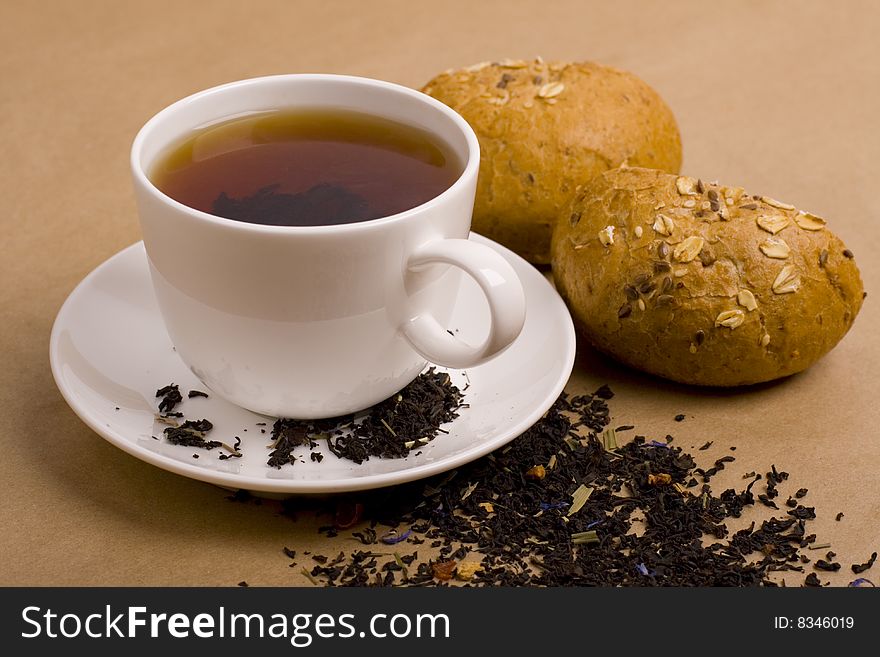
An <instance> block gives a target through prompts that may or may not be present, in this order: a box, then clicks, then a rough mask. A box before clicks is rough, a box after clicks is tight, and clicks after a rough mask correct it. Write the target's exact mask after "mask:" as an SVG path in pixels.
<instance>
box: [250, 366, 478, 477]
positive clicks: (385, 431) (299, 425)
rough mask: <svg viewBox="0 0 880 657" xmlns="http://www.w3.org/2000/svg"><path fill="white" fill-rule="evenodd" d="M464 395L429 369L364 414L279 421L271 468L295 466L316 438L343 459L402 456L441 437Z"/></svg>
mask: <svg viewBox="0 0 880 657" xmlns="http://www.w3.org/2000/svg"><path fill="white" fill-rule="evenodd" d="M463 399H464V397H463V394H462V392H461V391H460V390H459V389H458V387H456V386H455V385H454V384H453V383H452V380H451V379H450V377H449V375H448V374H446V373H445V372H438V371H437V370H436V369H435V368H433V367H432V368H429V369H428V370H426V371H425V372H423V373H422V374H420V375H419V376H418V377H416V379H415V380H414V381H413V382H412V383H410V384H409V385H408V386H406V387H405V388H404V389H403V390H401V391H400V392H399V393H396V394H395V395H392V396H391V397H389V398H388V399H386V400H385V401H383V402H380V403H379V404H376V405H375V406H372V407H371V408H369V409H367V410H366V411H364V412H363V413H360V414H355V415H347V416H344V417H340V418H332V419H328V420H316V421H304V420H287V419H279V420H277V421H276V422H275V424H274V426H273V427H272V440H273V441H274V443H273V451H272V452H271V453H270V455H269V461H268V464H269V465H270V466H272V467H276V468H280V467H281V466H283V465H286V464H293V463H294V462H295V460H296V457H295V455H294V450H295V449H296V448H297V447H301V446H305V445H307V446H309V448H310V449H314V447H315V446H317V444H318V443H317V441H318V440H324V441H326V444H327V448H328V449H329V450H330V452H332V453H333V454H334V455H336V456H337V457H339V458H341V459H347V460H349V461H354V462H355V463H363V462H364V461H366V460H368V459H369V458H370V457H379V458H401V457H404V456H407V455H408V454H409V453H410V452H411V451H413V450H414V449H418V448H419V447H422V446H424V445H426V444H427V443H428V442H430V441H431V440H433V439H434V438H435V437H436V436H437V434H438V433H443V430H442V428H441V427H442V425H444V424H446V423H447V422H450V421H452V420H454V419H455V418H456V417H458V411H459V409H460V408H462V401H463Z"/></svg>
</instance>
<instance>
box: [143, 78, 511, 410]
mask: <svg viewBox="0 0 880 657" xmlns="http://www.w3.org/2000/svg"><path fill="white" fill-rule="evenodd" d="M479 157H480V148H479V144H478V142H477V138H476V136H475V135H474V132H473V130H471V128H470V126H469V125H468V124H467V122H465V121H464V119H462V118H461V117H460V116H459V115H458V114H457V113H455V112H454V111H453V110H451V109H450V108H448V107H447V106H445V105H443V104H442V103H440V102H438V101H436V100H434V99H433V98H430V97H429V96H427V95H425V94H422V93H420V92H418V91H414V90H412V89H408V88H405V87H402V86H399V85H395V84H391V83H388V82H382V81H378V80H370V79H365V78H357V77H350V76H341V75H318V74H302V75H278V76H269V77H262V78H254V79H249V80H242V81H239V82H233V83H230V84H225V85H222V86H219V87H215V88H212V89H208V90H206V91H202V92H199V93H196V94H194V95H192V96H189V97H187V98H184V99H182V100H179V101H177V102H175V103H174V104H172V105H170V106H168V107H167V108H165V109H163V110H162V111H160V112H159V113H158V114H156V115H155V116H154V117H153V118H151V119H150V120H149V121H148V122H147V123H146V124H145V125H144V127H143V128H142V129H141V130H140V132H139V133H138V134H137V136H136V137H135V140H134V143H133V145H132V150H131V167H132V174H133V178H134V188H135V194H136V200H137V206H138V214H139V218H140V225H141V229H142V233H143V239H144V245H145V247H146V252H147V257H148V261H149V268H150V274H151V277H152V282H153V288H154V290H155V293H156V298H157V301H158V305H159V308H160V311H161V314H162V317H163V320H164V323H165V326H166V328H167V329H168V333H169V336H170V337H171V341H172V343H173V344H174V346H175V348H176V350H177V353H178V354H179V356H180V357H181V358H182V359H183V361H184V362H185V363H186V364H187V365H188V366H189V368H190V369H191V370H192V372H193V373H194V374H195V375H196V376H197V377H198V378H199V379H200V380H201V381H202V382H203V383H204V384H205V385H206V386H207V387H208V388H210V389H211V390H212V391H213V392H214V393H215V394H217V395H219V396H221V397H223V398H225V399H226V400H228V401H230V402H232V403H234V404H237V405H239V406H242V407H245V408H247V409H250V410H253V411H256V412H258V413H264V414H268V415H273V416H280V417H291V418H302V419H312V418H320V417H332V416H338V415H343V414H346V413H351V412H355V411H358V410H361V409H363V408H366V407H368V406H371V405H373V404H375V403H377V402H379V401H382V400H383V399H386V398H387V397H389V396H391V395H392V394H393V393H395V392H396V391H398V390H400V389H401V388H403V387H404V386H406V384H408V383H409V382H410V381H412V380H413V379H414V378H415V377H416V376H418V374H419V373H420V372H421V371H422V370H423V369H424V368H425V366H426V363H428V362H430V363H434V364H437V365H441V366H446V367H451V368H464V367H469V366H473V365H477V364H479V363H481V362H484V361H485V360H487V359H489V358H492V357H493V356H495V355H496V354H498V353H499V352H501V351H502V350H503V349H505V348H506V347H507V346H508V345H510V344H511V343H512V342H513V341H514V340H515V339H516V337H517V336H518V334H519V332H520V330H521V328H522V325H523V322H524V319H525V300H524V295H523V290H522V286H521V284H520V282H519V280H518V278H517V276H516V274H515V273H514V271H513V268H512V267H511V266H510V264H509V263H508V262H507V261H506V260H505V259H504V258H503V257H502V256H501V255H499V254H498V253H497V252H496V251H494V250H493V249H491V248H489V247H487V246H485V245H483V244H477V243H475V242H473V241H471V240H469V239H468V235H469V231H470V223H471V212H472V209H473V203H474V194H475V190H476V182H477V171H478V168H479ZM462 272H464V274H466V275H468V276H470V277H471V278H473V279H474V280H475V281H476V282H477V283H478V284H479V286H480V288H481V289H482V291H483V293H484V294H485V300H486V304H487V306H488V309H489V316H490V320H489V326H488V327H487V337H486V339H485V340H484V341H483V342H482V343H481V344H478V345H472V344H467V343H465V342H464V341H462V340H460V339H459V338H457V337H456V336H455V335H454V334H452V332H450V331H447V329H446V328H445V325H446V322H448V320H449V318H450V316H451V312H452V310H453V308H454V304H455V300H456V296H457V294H458V290H459V284H460V277H461V273H462Z"/></svg>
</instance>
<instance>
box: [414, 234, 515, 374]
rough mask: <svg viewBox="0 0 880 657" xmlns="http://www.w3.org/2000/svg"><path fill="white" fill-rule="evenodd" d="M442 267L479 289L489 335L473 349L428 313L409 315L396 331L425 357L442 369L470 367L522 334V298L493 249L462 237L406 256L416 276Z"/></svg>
mask: <svg viewBox="0 0 880 657" xmlns="http://www.w3.org/2000/svg"><path fill="white" fill-rule="evenodd" d="M436 263H443V264H447V265H452V266H454V267H459V268H460V269H462V270H464V272H465V273H466V274H468V275H469V276H470V277H471V278H473V279H474V280H475V281H476V282H477V284H478V285H479V286H480V288H482V290H483V293H484V294H485V295H486V301H487V302H488V304H489V315H490V318H491V319H490V327H489V335H488V336H487V338H486V339H485V340H484V341H483V344H481V345H478V346H476V347H474V346H472V345H469V344H467V343H466V342H464V341H463V340H461V339H459V338H457V337H455V336H454V335H451V334H450V333H449V332H448V331H447V330H446V329H445V328H443V327H442V326H441V325H440V323H439V322H438V321H437V319H436V318H435V317H434V316H433V315H432V314H431V313H430V312H424V313H421V314H418V315H415V316H413V317H411V318H410V319H409V320H408V321H407V322H405V323H404V325H403V326H402V327H401V329H402V331H403V334H404V336H406V339H407V340H408V341H409V343H410V345H412V347H413V349H415V350H416V351H417V352H419V353H420V354H421V355H422V356H424V358H425V359H426V360H428V361H430V362H432V363H435V364H437V365H441V366H444V367H452V368H456V369H458V368H462V367H472V366H474V365H478V364H479V363H481V362H483V361H486V360H488V359H490V358H492V357H493V356H494V355H495V354H497V353H498V352H500V351H502V350H503V349H505V348H506V347H508V346H509V345H510V344H511V343H512V342H513V341H514V340H516V338H517V336H518V335H519V334H520V331H522V327H523V323H524V322H525V318H526V300H525V293H524V292H523V287H522V283H521V282H520V280H519V277H518V276H517V275H516V272H515V271H514V270H513V267H511V266H510V263H508V262H507V260H505V259H504V258H503V257H502V256H501V255H500V254H499V253H498V252H497V251H494V250H492V249H491V248H489V247H488V246H484V245H482V244H477V243H476V242H472V241H470V240H466V239H439V240H434V241H432V242H428V243H427V244H425V245H424V246H422V247H421V248H419V249H418V250H417V251H416V252H415V253H413V254H412V255H411V256H410V259H409V262H408V263H407V269H408V270H409V271H411V272H417V271H420V270H422V269H425V268H426V267H428V266H429V265H432V264H436Z"/></svg>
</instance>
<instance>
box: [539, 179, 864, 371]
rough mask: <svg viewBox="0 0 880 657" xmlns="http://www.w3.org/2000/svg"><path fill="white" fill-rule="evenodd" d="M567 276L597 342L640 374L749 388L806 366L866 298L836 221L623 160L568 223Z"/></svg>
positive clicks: (560, 241) (563, 229)
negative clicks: (830, 226)
mask: <svg viewBox="0 0 880 657" xmlns="http://www.w3.org/2000/svg"><path fill="white" fill-rule="evenodd" d="M553 274H554V279H555V281H556V285H557V288H558V289H559V291H560V293H561V294H562V296H563V297H564V298H565V299H566V301H567V303H568V305H569V308H570V309H571V311H572V314H573V316H574V317H575V320H576V323H577V324H578V326H579V327H580V329H581V331H582V333H583V335H584V336H586V337H587V339H589V341H590V342H592V343H593V345H595V346H596V347H597V348H598V349H600V350H601V351H603V352H606V353H607V354H610V355H611V356H612V357H614V358H616V359H617V360H619V361H621V362H623V363H625V364H627V365H629V366H631V367H634V368H636V369H639V370H643V371H646V372H650V373H652V374H656V375H659V376H661V377H665V378H667V379H672V380H675V381H680V382H683V383H689V384H699V385H711V386H737V385H744V384H752V383H758V382H761V381H769V380H772V379H776V378H779V377H784V376H788V375H790V374H794V373H795V372H800V371H801V370H804V369H806V368H807V367H809V366H810V365H812V364H813V363H815V362H816V361H817V360H818V359H819V358H821V357H822V356H823V355H824V354H826V353H827V352H828V351H829V350H831V349H832V348H833V347H834V346H835V345H836V344H837V343H838V341H840V339H841V338H842V337H843V336H844V335H845V334H846V332H847V331H848V330H849V328H850V327H851V326H852V323H853V321H854V320H855V318H856V315H857V314H858V312H859V310H860V308H861V306H862V300H863V297H864V291H863V286H862V281H861V278H860V276H859V270H858V267H857V266H856V263H855V260H854V257H853V253H852V252H851V251H850V250H849V249H848V248H847V247H846V245H845V244H844V243H843V242H842V241H841V240H840V239H839V238H838V237H837V236H836V235H834V234H833V233H832V232H831V231H830V230H829V229H828V226H827V224H826V222H825V220H824V219H822V218H820V217H817V216H815V215H813V214H810V213H807V212H803V211H800V210H798V209H797V208H795V207H794V206H792V205H790V204H787V203H783V202H780V201H777V200H774V199H772V198H769V197H766V196H757V195H749V194H746V193H745V192H744V190H743V189H742V188H739V187H729V186H722V185H718V184H717V183H705V182H702V181H700V180H697V179H694V178H689V177H685V176H675V175H670V174H667V173H663V172H660V171H656V170H648V169H640V168H621V169H617V170H613V171H608V172H607V173H605V174H603V175H601V176H598V177H596V178H594V179H592V180H591V181H590V182H589V183H587V184H586V185H584V187H583V188H582V189H581V190H580V191H579V192H578V194H577V195H576V197H575V199H574V201H573V202H572V204H571V206H570V207H569V209H568V210H567V212H566V213H565V216H563V217H562V218H561V219H560V223H559V225H558V226H557V228H556V232H555V236H554V240H553Z"/></svg>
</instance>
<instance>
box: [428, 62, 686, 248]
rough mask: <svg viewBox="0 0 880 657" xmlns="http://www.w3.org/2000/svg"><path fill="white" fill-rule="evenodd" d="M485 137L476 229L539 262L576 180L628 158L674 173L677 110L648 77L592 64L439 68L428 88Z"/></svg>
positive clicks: (487, 64)
mask: <svg viewBox="0 0 880 657" xmlns="http://www.w3.org/2000/svg"><path fill="white" fill-rule="evenodd" d="M422 91H424V92H425V93H427V94H429V95H431V96H433V97H434V98H437V99H438V100H440V101H441V102H443V103H445V104H447V105H449V106H450V107H452V108H453V109H454V110H456V111H457V112H459V113H460V114H461V115H462V116H463V117H464V118H465V120H467V121H468V123H470V125H471V126H472V127H473V129H474V131H475V132H476V134H477V137H478V139H479V141H480V148H481V161H480V176H479V181H478V184H477V197H476V202H475V207H474V216H473V229H474V230H475V231H476V232H478V233H481V234H483V235H486V236H487V237H489V238H490V239H493V240H495V241H497V242H500V243H501V244H503V245H505V246H507V247H508V248H510V249H512V250H513V251H515V252H516V253H518V254H520V255H521V256H523V257H524V258H525V259H526V260H529V261H530V262H533V263H536V264H547V263H549V262H550V239H551V234H552V231H553V227H554V225H555V223H556V218H557V217H558V216H559V214H560V212H561V211H562V210H563V209H564V208H565V207H566V206H567V205H568V203H570V201H571V198H572V196H573V195H574V192H575V188H576V186H577V185H578V184H580V183H583V182H584V181H586V180H589V179H590V178H592V177H593V176H595V175H597V174H599V173H602V172H603V171H606V170H608V169H613V168H616V167H618V166H620V165H621V164H627V165H629V166H642V167H649V168H654V169H662V170H665V171H670V172H673V173H677V172H678V170H679V167H680V166H681V139H680V136H679V130H678V126H677V124H676V122H675V118H674V116H673V114H672V111H671V110H670V109H669V107H668V106H667V105H666V103H664V102H663V99H662V98H660V96H659V95H658V94H657V92H655V91H654V90H653V89H652V88H651V87H650V86H648V85H647V84H646V83H645V82H643V81H642V80H640V79H639V78H638V77H636V76H635V75H633V74H631V73H627V72H625V71H619V70H616V69H613V68H610V67H607V66H601V65H599V64H594V63H591V62H582V63H563V62H544V61H543V60H540V59H535V60H531V61H523V60H507V61H502V62H494V63H490V62H484V63H482V64H477V65H474V66H470V67H467V68H464V69H456V70H450V71H447V72H445V73H442V74H440V75H438V76H436V77H435V78H433V79H432V80H431V81H430V82H428V83H427V84H426V85H425V86H424V87H423V89H422Z"/></svg>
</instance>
